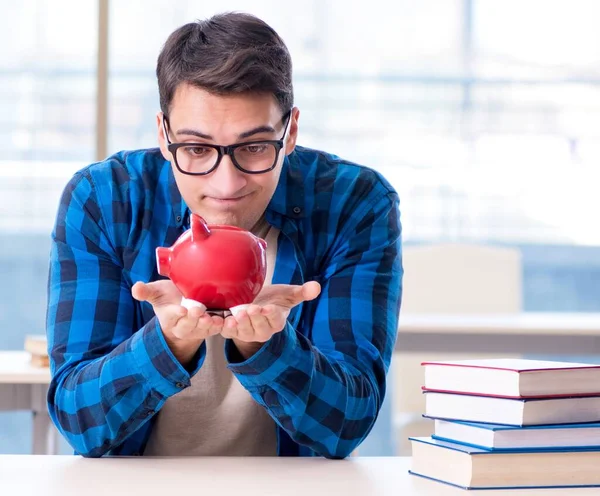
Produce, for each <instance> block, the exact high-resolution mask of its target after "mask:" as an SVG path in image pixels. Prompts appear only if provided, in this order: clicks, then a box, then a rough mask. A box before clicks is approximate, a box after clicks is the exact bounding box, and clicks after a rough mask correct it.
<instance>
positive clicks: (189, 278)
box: [156, 214, 267, 310]
mask: <svg viewBox="0 0 600 496" xmlns="http://www.w3.org/2000/svg"><path fill="white" fill-rule="evenodd" d="M266 248H267V243H266V242H265V241H264V240H263V239H261V238H258V237H257V236H255V235H254V234H252V233H251V232H250V231H246V230H244V229H240V228H239V227H234V226H226V225H209V224H207V223H206V222H205V221H204V219H203V218H202V217H200V216H199V215H196V214H192V218H191V229H189V230H187V231H186V232H184V233H183V234H182V235H181V236H180V237H179V238H178V239H177V241H175V243H174V244H173V246H171V247H170V248H162V247H161V248H157V249H156V261H157V268H158V273H159V274H161V275H163V276H166V277H168V278H169V279H171V281H173V283H174V284H175V286H177V288H178V289H179V291H181V294H182V295H183V297H184V298H186V299H189V300H195V301H196V302H200V303H202V304H203V305H204V306H206V308H208V309H209V310H228V309H230V308H232V307H236V306H238V305H246V304H249V303H252V302H253V301H254V298H256V295H257V294H258V293H259V292H260V290H261V289H262V286H263V284H264V282H265V276H266V272H267V257H266Z"/></svg>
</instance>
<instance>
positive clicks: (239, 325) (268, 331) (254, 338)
mask: <svg viewBox="0 0 600 496" xmlns="http://www.w3.org/2000/svg"><path fill="white" fill-rule="evenodd" d="M320 292H321V285H320V284H319V283H318V282H316V281H309V282H307V283H304V284H303V285H302V286H292V285H288V284H274V285H269V286H265V287H264V288H263V289H262V291H261V292H260V293H259V294H258V296H257V297H256V299H255V300H254V302H253V303H252V304H251V305H249V306H248V308H246V309H245V310H240V311H239V312H238V313H237V314H236V315H235V316H233V315H230V316H228V317H227V318H226V319H225V322H224V325H223V330H222V332H221V334H222V335H223V337H225V338H230V339H232V340H233V342H234V344H235V346H236V348H237V349H238V351H239V352H240V354H241V355H242V357H243V358H244V359H246V360H247V359H248V358H250V357H251V356H252V355H254V353H256V352H257V351H258V350H259V349H260V348H261V346H262V345H263V344H264V343H265V342H266V341H268V340H269V339H271V336H273V334H276V333H278V332H281V331H282V330H283V329H284V328H285V323H286V321H287V318H288V315H289V314H290V310H291V309H292V308H294V307H295V306H296V305H299V304H300V303H302V302H303V301H310V300H314V299H315V298H316V297H317V296H319V293H320Z"/></svg>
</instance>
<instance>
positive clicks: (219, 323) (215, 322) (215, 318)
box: [209, 315, 225, 336]
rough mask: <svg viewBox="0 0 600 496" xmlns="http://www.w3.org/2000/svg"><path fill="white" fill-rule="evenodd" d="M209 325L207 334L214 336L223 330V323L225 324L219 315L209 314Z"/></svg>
mask: <svg viewBox="0 0 600 496" xmlns="http://www.w3.org/2000/svg"><path fill="white" fill-rule="evenodd" d="M210 318H211V327H210V331H209V336H214V335H215V334H221V333H222V331H223V325H224V324H225V319H223V317H221V316H220V315H211V316H210Z"/></svg>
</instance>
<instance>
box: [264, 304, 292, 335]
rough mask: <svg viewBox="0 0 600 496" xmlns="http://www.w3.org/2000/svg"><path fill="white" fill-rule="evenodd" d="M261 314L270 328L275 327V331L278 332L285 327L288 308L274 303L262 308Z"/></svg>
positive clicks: (288, 312)
mask: <svg viewBox="0 0 600 496" xmlns="http://www.w3.org/2000/svg"><path fill="white" fill-rule="evenodd" d="M261 313H262V315H263V316H264V317H265V319H267V321H268V322H269V326H270V327H271V328H272V329H276V330H277V331H276V332H280V331H282V330H283V328H284V327H285V323H286V320H287V317H288V315H289V314H290V311H289V309H286V308H284V307H278V306H276V305H266V306H264V307H263V308H262V312H261Z"/></svg>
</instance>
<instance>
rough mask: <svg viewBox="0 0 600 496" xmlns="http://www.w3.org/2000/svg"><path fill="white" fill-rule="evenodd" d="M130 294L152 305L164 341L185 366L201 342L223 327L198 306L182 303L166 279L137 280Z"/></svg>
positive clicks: (178, 292)
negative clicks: (188, 305)
mask: <svg viewBox="0 0 600 496" xmlns="http://www.w3.org/2000/svg"><path fill="white" fill-rule="evenodd" d="M131 294H132V295H133V297H134V298H135V299H136V300H138V301H147V302H148V303H150V304H151V305H152V307H153V308H154V313H155V315H156V318H157V319H158V321H159V323H160V327H161V329H162V332H163V335H164V337H165V341H166V342H167V344H168V345H169V348H170V349H171V351H172V352H173V354H174V355H175V357H176V358H177V360H179V362H180V363H181V364H182V365H183V366H184V367H185V366H187V365H188V364H189V363H190V362H191V360H192V358H193V357H194V355H195V354H196V352H197V351H198V348H200V346H201V345H202V342H203V341H204V340H205V339H206V338H207V337H208V336H212V335H214V334H219V333H220V332H221V331H222V329H223V319H222V318H221V317H218V316H211V315H209V314H207V313H206V311H205V310H203V309H201V308H197V307H194V308H190V309H189V310H188V309H187V308H185V307H183V306H181V298H182V295H181V292H180V291H179V290H178V289H177V288H176V287H175V285H174V284H173V282H172V281H171V280H169V279H164V280H160V281H154V282H150V283H143V282H136V283H135V284H134V285H133V287H132V288H131Z"/></svg>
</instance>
